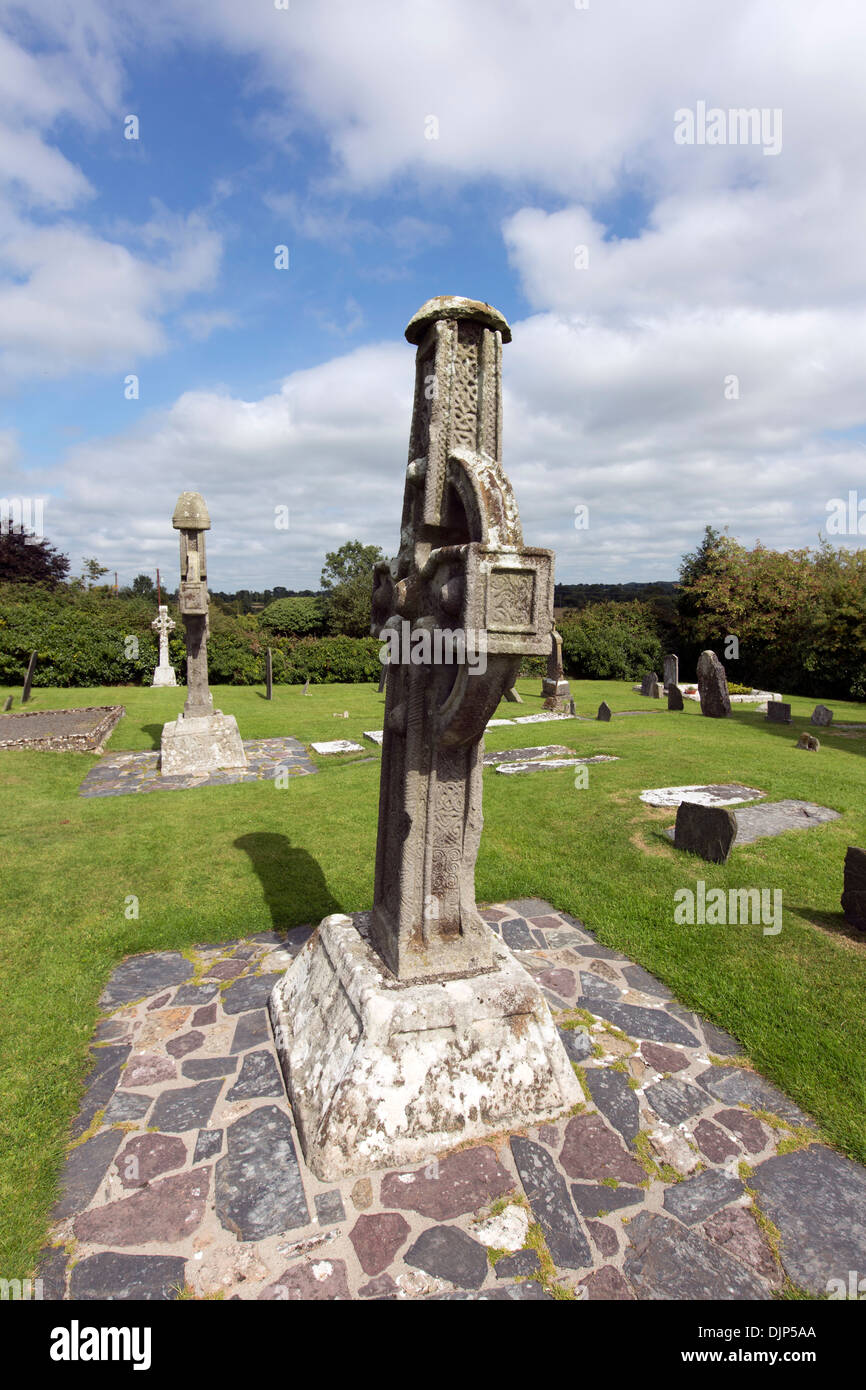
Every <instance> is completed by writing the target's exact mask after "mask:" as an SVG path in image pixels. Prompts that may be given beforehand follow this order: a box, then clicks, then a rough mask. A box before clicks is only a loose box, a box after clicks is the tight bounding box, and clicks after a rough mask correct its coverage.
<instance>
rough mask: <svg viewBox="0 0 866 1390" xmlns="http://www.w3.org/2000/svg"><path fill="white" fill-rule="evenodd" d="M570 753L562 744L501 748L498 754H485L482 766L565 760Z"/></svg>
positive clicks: (569, 749)
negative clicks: (541, 759) (543, 759)
mask: <svg viewBox="0 0 866 1390" xmlns="http://www.w3.org/2000/svg"><path fill="white" fill-rule="evenodd" d="M571 752H572V749H571V748H566V746H565V744H564V743H541V744H538V745H537V746H536V747H535V748H502V749H500V751H499V752H498V753H485V754H484V765H485V767H489V766H490V765H491V764H494V763H520V762H525V761H526V759H527V758H567V757H568V756H569V754H570V753H571Z"/></svg>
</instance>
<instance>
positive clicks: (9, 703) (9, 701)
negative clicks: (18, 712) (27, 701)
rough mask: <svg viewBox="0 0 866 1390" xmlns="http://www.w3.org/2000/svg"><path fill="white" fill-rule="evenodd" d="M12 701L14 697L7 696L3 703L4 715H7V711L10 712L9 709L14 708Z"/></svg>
mask: <svg viewBox="0 0 866 1390" xmlns="http://www.w3.org/2000/svg"><path fill="white" fill-rule="evenodd" d="M12 701H13V696H11V695H7V696H6V699H5V700H4V701H3V713H4V714H5V713H6V711H7V710H9V709H11V708H12Z"/></svg>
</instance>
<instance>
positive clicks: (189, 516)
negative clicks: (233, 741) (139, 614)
mask: <svg viewBox="0 0 866 1390" xmlns="http://www.w3.org/2000/svg"><path fill="white" fill-rule="evenodd" d="M171 524H172V526H173V527H174V528H175V530H176V531H179V532H180V592H179V601H178V607H179V608H180V614H181V617H182V618H183V625H184V628H185V629H186V685H187V695H186V703H185V704H184V707H183V712H184V716H185V717H195V716H198V715H207V714H213V697H212V695H211V693H210V687H209V686H208V678H207V634H208V592H207V558H206V555H205V543H204V533H205V531H209V530H210V517H209V515H208V510H207V507H206V505H205V500H204V498H203V497H202V496H201V494H200V493H198V492H182V493H181V495H180V497H179V498H178V499H177V506H176V507H175V509H174V516H173V517H172V519H171Z"/></svg>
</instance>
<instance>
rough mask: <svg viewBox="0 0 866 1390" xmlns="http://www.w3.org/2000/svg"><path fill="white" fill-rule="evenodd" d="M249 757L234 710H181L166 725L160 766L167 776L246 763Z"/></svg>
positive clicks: (163, 773)
mask: <svg viewBox="0 0 866 1390" xmlns="http://www.w3.org/2000/svg"><path fill="white" fill-rule="evenodd" d="M246 765H247V757H246V754H245V752H244V745H243V741H242V739H241V735H240V730H239V729H238V722H237V720H236V719H235V717H234V715H233V714H223V712H222V710H218V709H215V710H214V711H213V713H212V714H199V715H195V714H192V715H190V714H179V715H178V716H177V719H173V720H172V721H171V722H170V723H168V724H166V725H164V727H163V730H162V753H161V757H160V764H159V770H160V772H161V773H162V775H163V777H177V776H180V775H182V774H189V773H197V772H202V773H207V772H215V771H216V770H217V768H221V767H246Z"/></svg>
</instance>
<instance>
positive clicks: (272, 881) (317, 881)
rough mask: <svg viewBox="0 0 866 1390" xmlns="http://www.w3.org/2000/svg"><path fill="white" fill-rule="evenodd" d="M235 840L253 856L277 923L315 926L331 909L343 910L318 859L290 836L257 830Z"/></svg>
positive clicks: (332, 910)
mask: <svg viewBox="0 0 866 1390" xmlns="http://www.w3.org/2000/svg"><path fill="white" fill-rule="evenodd" d="M234 844H235V848H236V849H242V850H243V851H244V853H245V854H248V855H249V857H250V860H251V862H252V866H253V868H254V869H255V871H256V873H257V874H258V876H259V879H260V881H261V885H262V888H263V890H264V895H265V902H266V903H267V907H268V911H269V912H270V914H271V921H272V922H273V924H274V927H277V928H281V929H285V928H288V927H296V926H298V925H299V924H300V923H302V922H303V923H307V922H309V923H310V924H311V925H312V926H315V925H317V924H318V923H319V922H320V921H321V920H322V918H323V917H327V916H328V915H329V914H330V913H332V912H342V911H343V908H342V905H341V904H340V903H339V902H338V901H337V899H336V898H334V897H333V896H332V894H331V892H330V890H329V888H328V885H327V883H326V881H325V875H324V874H323V873H322V870H321V868H320V867H319V864H318V861H317V860H316V859H314V858H313V856H312V855H311V854H310V853H309V851H308V850H305V849H296V848H293V846H292V844H291V841H290V840H289V839H288V837H287V836H285V835H277V834H274V833H272V832H270V831H266V830H257V831H253V832H252V833H251V834H249V835H241V836H239V837H238V839H237V840H235V842H234Z"/></svg>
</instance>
